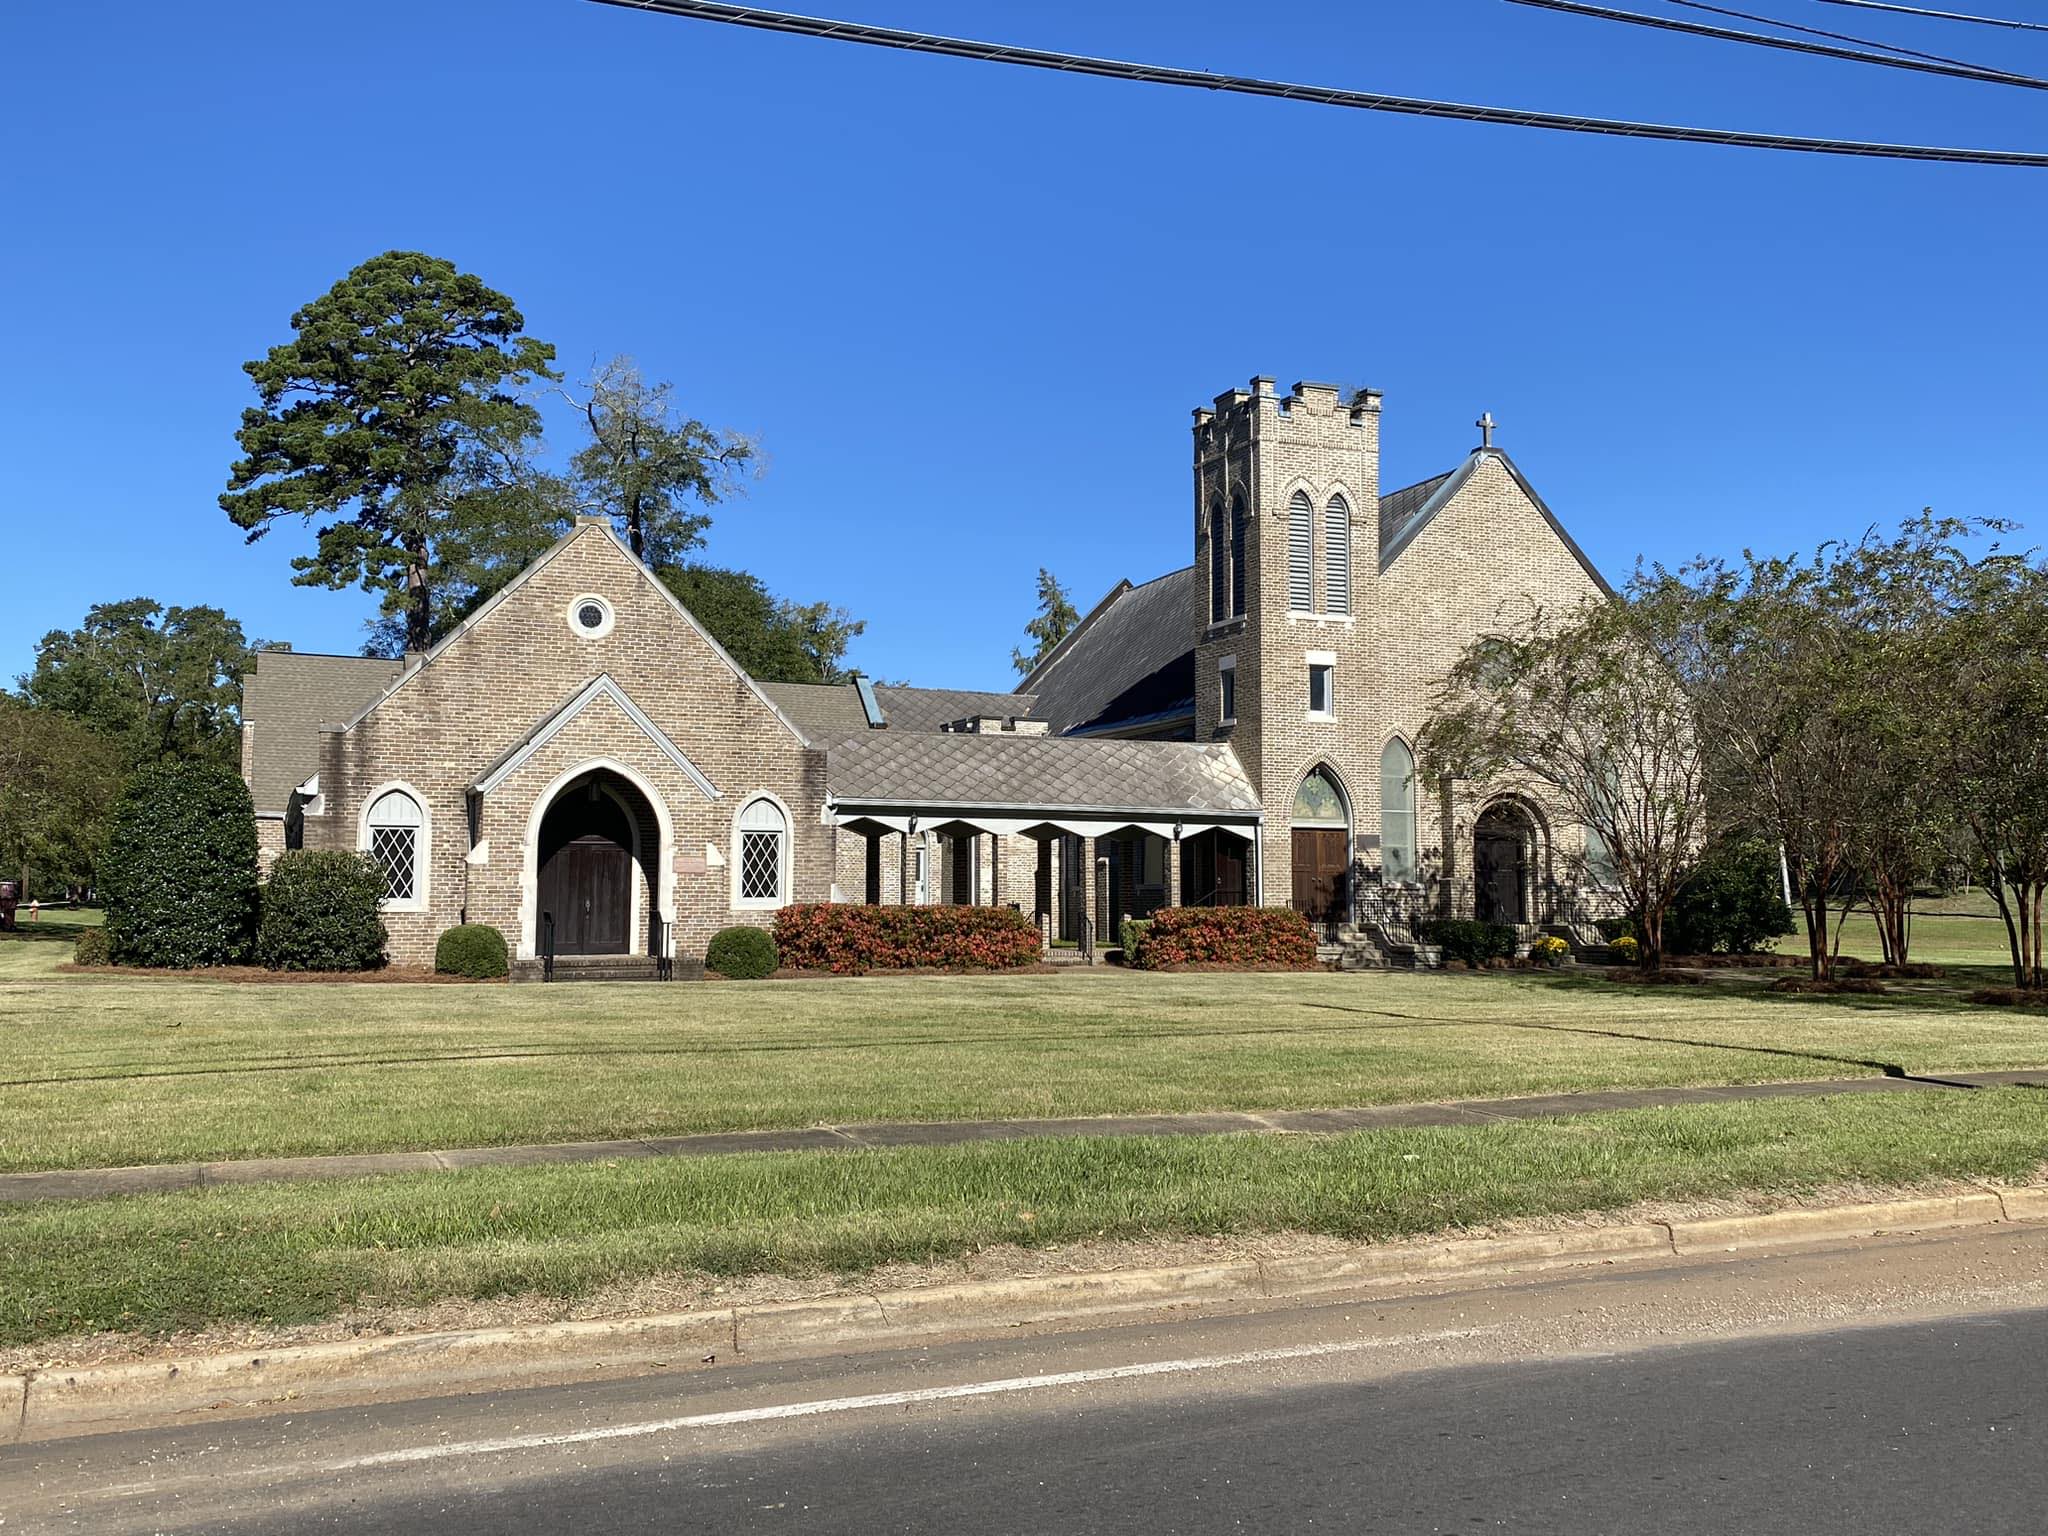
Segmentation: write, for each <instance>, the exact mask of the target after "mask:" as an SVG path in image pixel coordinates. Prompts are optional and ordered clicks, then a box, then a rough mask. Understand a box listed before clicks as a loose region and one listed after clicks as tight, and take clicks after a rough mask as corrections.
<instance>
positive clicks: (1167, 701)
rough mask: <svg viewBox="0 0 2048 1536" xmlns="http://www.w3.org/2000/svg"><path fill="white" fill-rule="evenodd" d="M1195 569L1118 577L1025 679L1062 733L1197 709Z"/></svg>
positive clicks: (1041, 714) (1042, 715)
mask: <svg viewBox="0 0 2048 1536" xmlns="http://www.w3.org/2000/svg"><path fill="white" fill-rule="evenodd" d="M1197 596H1198V593H1197V591H1196V587H1195V568H1194V567H1193V566H1192V565H1190V566H1185V567H1183V568H1182V569H1180V570H1177V571H1169V572H1167V574H1166V575H1164V576H1160V577H1156V578H1155V579H1153V580H1151V581H1148V582H1146V583H1145V584H1144V585H1143V586H1137V587H1134V586H1132V585H1131V584H1130V583H1129V582H1128V581H1126V582H1120V583H1118V584H1117V586H1116V587H1115V588H1113V589H1112V590H1111V592H1110V593H1109V595H1108V596H1107V597H1106V598H1104V599H1103V600H1102V602H1100V603H1098V604H1096V605H1095V608H1094V610H1093V611H1092V612H1090V614H1089V615H1088V617H1087V618H1086V619H1085V620H1083V621H1082V623H1081V624H1080V626H1079V627H1077V628H1076V629H1075V630H1074V632H1073V633H1072V634H1070V635H1068V636H1067V637H1066V639H1064V640H1062V641H1061V642H1060V644H1059V646H1058V647H1057V648H1056V649H1055V650H1054V652H1053V654H1052V655H1050V656H1048V657H1047V658H1046V659H1045V661H1044V662H1042V663H1041V664H1040V665H1039V667H1038V670H1037V671H1035V672H1033V673H1032V674H1031V676H1029V677H1027V678H1026V679H1025V680H1024V687H1025V688H1027V689H1029V690H1030V691H1031V693H1032V694H1033V696H1034V697H1035V699H1036V701H1037V702H1036V704H1035V705H1034V710H1035V713H1036V717H1037V718H1038V719H1040V720H1043V721H1045V722H1046V723H1047V724H1048V725H1049V726H1050V727H1051V728H1052V730H1053V732H1054V733H1055V734H1056V735H1065V734H1067V733H1069V732H1076V731H1091V730H1105V729H1109V728H1111V727H1114V726H1115V725H1118V724H1120V723H1121V724H1128V723H1131V722H1134V721H1139V720H1144V721H1161V720H1170V719H1173V718H1175V717H1176V716H1178V715H1181V714H1186V715H1192V714H1193V713H1194V710H1195V652H1194V646H1193V639H1194V633H1195V624H1196V617H1197V608H1196V598H1197Z"/></svg>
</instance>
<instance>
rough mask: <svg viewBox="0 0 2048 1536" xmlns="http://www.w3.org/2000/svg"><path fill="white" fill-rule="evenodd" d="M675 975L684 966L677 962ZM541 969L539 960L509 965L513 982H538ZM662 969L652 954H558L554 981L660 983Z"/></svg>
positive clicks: (540, 976)
mask: <svg viewBox="0 0 2048 1536" xmlns="http://www.w3.org/2000/svg"><path fill="white" fill-rule="evenodd" d="M676 970H677V973H678V974H682V971H683V967H682V965H681V964H680V963H678V965H677V967H676ZM543 972H544V968H543V966H542V965H541V962H540V961H539V960H518V961H514V962H513V965H512V979H513V980H514V981H540V980H542V979H543ZM660 979H661V968H660V966H659V964H658V963H657V962H656V961H655V959H654V957H653V956H652V955H558V956H557V957H556V958H555V980H556V981H558V982H563V981H659V980H660Z"/></svg>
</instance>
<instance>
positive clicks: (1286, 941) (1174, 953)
mask: <svg viewBox="0 0 2048 1536" xmlns="http://www.w3.org/2000/svg"><path fill="white" fill-rule="evenodd" d="M1124 961H1125V963H1126V964H1128V965H1135V966H1137V967H1138V968H1139V969H1140V970H1146V971H1165V970H1172V969H1175V968H1176V967H1179V966H1185V965H1204V966H1217V967H1220V968H1225V969H1231V968H1235V969H1242V970H1253V969H1260V970H1270V969H1284V970H1294V971H1310V970H1314V969H1315V966H1316V936H1315V932H1314V930H1312V929H1311V928H1310V927H1309V925H1308V919H1307V918H1305V917H1303V916H1302V915H1301V914H1300V913H1299V912H1296V911H1294V910H1293V909H1292V908H1290V907H1162V908H1161V909H1160V910H1159V911H1157V912H1154V913H1153V914H1152V920H1151V925H1150V926H1149V927H1148V928H1147V929H1146V931H1145V933H1144V934H1143V936H1142V937H1141V939H1140V940H1139V943H1138V951H1137V954H1136V955H1135V956H1132V955H1128V954H1127V955H1125V956H1124Z"/></svg>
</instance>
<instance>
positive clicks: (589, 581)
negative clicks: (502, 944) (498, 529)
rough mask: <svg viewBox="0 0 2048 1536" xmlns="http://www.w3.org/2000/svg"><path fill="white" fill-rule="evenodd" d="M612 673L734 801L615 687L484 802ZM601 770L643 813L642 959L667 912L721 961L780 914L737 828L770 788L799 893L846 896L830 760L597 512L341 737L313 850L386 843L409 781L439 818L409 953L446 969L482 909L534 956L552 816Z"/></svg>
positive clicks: (328, 770) (406, 939) (326, 735)
mask: <svg viewBox="0 0 2048 1536" xmlns="http://www.w3.org/2000/svg"><path fill="white" fill-rule="evenodd" d="M586 597H596V598H598V599H601V600H602V602H603V604H605V605H606V606H607V607H608V608H609V610H610V624H609V627H608V629H607V631H606V632H605V633H603V634H601V635H598V636H589V635H585V634H582V633H579V632H578V631H577V630H576V629H575V628H574V627H572V624H571V622H570V614H571V611H572V608H573V607H574V606H575V605H576V604H577V603H578V602H579V601H580V600H582V599H584V598H586ZM600 676H605V677H609V678H610V679H611V680H612V681H613V683H615V684H616V685H617V688H618V690H619V692H620V693H622V694H623V695H624V696H625V697H626V699H628V700H630V701H631V703H632V704H633V705H635V706H637V708H638V710H639V711H640V712H641V713H642V714H643V715H644V717H645V718H646V719H647V720H648V721H649V722H650V723H651V724H652V725H653V726H654V727H655V728H656V729H658V731H660V732H661V733H662V734H664V735H665V736H666V737H667V738H668V740H669V741H670V742H671V743H672V744H673V745H674V746H675V747H676V748H678V749H680V751H681V752H682V753H683V754H684V756H685V757H686V758H687V759H688V761H689V762H690V763H691V764H692V765H694V766H695V768H696V769H697V770H698V771H699V772H700V773H701V774H702V775H703V776H704V777H705V778H706V779H708V780H709V781H710V783H711V785H712V786H713V788H714V789H715V791H716V794H715V795H707V794H706V793H705V792H704V791H703V789H702V788H701V787H699V786H698V785H697V784H696V783H695V782H694V781H693V780H692V779H691V778H690V777H689V775H688V774H687V773H686V772H684V771H683V770H682V769H681V768H679V767H678V766H677V764H676V763H675V762H674V761H673V760H672V759H671V757H670V756H669V755H668V753H667V751H666V750H665V749H664V748H663V747H662V746H661V745H660V744H658V743H657V742H656V741H655V740H653V739H651V738H650V737H649V736H648V734H647V733H646V731H645V730H643V729H642V728H641V726H640V725H639V724H638V723H637V722H636V721H635V720H634V719H633V718H632V717H631V715H630V714H629V712H628V711H627V710H626V709H625V708H624V707H623V706H622V705H621V704H620V703H618V702H617V700H616V699H615V698H614V697H613V696H612V695H610V694H609V693H604V694H599V695H598V696H597V697H595V698H593V699H592V700H591V701H590V702H589V703H588V704H587V705H586V706H585V707H584V708H583V709H582V710H581V712H580V713H578V714H576V715H575V717H574V718H573V719H570V720H568V721H567V722H566V723H564V724H562V725H560V727H559V729H558V730H556V732H555V734H553V735H552V736H551V737H550V738H549V739H548V740H547V741H546V742H545V743H544V744H543V745H541V746H539V747H538V749H537V750H535V751H533V752H532V754H531V755H530V756H529V757H527V758H526V759H525V760H524V761H523V762H521V763H520V764H519V765H518V766H517V767H516V769H515V770H514V771H512V772H511V773H509V774H508V775H507V776H506V777H505V778H504V779H503V781H502V782H501V783H498V784H496V785H495V786H494V787H492V788H491V789H490V790H489V791H488V792H487V793H485V794H483V795H482V796H481V797H480V798H479V799H478V801H477V803H476V804H475V806H474V807H472V805H471V797H470V794H469V791H470V787H471V786H472V785H475V784H476V783H477V782H478V781H479V780H480V779H481V778H482V777H483V775H484V774H485V773H486V772H487V771H489V770H490V769H491V768H492V767H493V765H495V764H497V763H498V762H499V761H500V759H502V758H503V757H504V755H505V754H506V753H507V752H508V750H510V749H513V748H516V747H517V746H518V745H519V744H520V742H521V741H522V739H523V738H525V737H527V736H528V734H529V733H531V732H533V731H534V730H535V729H536V728H537V727H539V726H541V725H542V724H543V723H544V722H546V721H547V720H548V719H549V717H550V716H551V714H553V713H554V712H556V711H557V710H558V709H559V708H560V706H562V705H563V704H564V703H565V702H567V701H568V700H570V699H571V698H572V697H574V696H576V695H577V694H578V692H579V690H582V689H584V688H586V686H587V685H589V684H590V683H591V682H592V681H593V680H594V679H596V678H598V677H600ZM592 781H594V782H595V783H596V784H597V785H598V787H599V789H600V790H601V792H603V793H606V794H610V795H613V796H615V797H616V798H618V800H619V801H620V803H622V804H624V805H626V806H627V807H628V808H629V812H630V818H631V820H632V821H633V822H634V824H635V826H636V841H637V842H638V843H639V845H640V846H639V847H638V849H637V857H636V859H635V861H634V867H633V874H632V885H633V891H632V912H633V918H632V925H631V929H630V943H629V949H630V951H631V952H633V953H642V954H644V953H646V952H647V949H648V942H649V934H650V931H651V928H650V920H651V919H652V917H653V916H654V915H655V914H656V913H662V914H664V915H667V916H669V917H670V918H671V919H672V920H673V922H674V924H675V952H676V953H677V954H678V955H680V956H700V955H702V953H703V951H704V946H705V944H706V943H707V942H708V941H709V939H710V937H711V935H712V934H713V933H715V932H716V931H717V930H718V929H719V928H722V927H725V926H727V925H728V924H731V923H758V924H766V923H768V922H770V921H772V920H773V917H774V911H773V909H772V908H764V907H760V906H746V905H742V904H740V903H738V902H737V901H736V900H735V894H734V893H735V882H734V875H735V869H734V858H735V853H736V842H737V837H736V820H737V817H738V815H739V813H740V811H741V809H742V808H743V807H744V806H745V805H746V804H747V803H748V802H749V801H751V800H752V799H754V798H755V797H756V796H761V795H766V796H769V797H772V799H773V801H774V802H775V804H777V805H778V806H779V807H780V808H781V809H782V810H783V811H784V813H785V815H786V818H787V828H786V836H787V837H788V838H789V840H790V851H789V857H788V866H789V889H788V891H787V892H786V897H787V899H789V900H796V901H823V900H826V899H827V898H828V895H829V892H830V887H831V883H832V878H833V859H834V833H833V830H832V829H831V828H830V827H828V826H826V825H825V822H824V803H825V755H824V753H823V752H822V751H820V750H818V749H816V748H814V747H812V746H811V745H809V744H807V743H806V742H805V740H804V739H803V738H802V737H801V736H800V735H799V734H798V732H797V730H796V728H795V727H794V726H793V725H792V724H791V723H790V722H788V721H787V720H786V719H785V718H784V717H783V716H782V715H781V714H779V713H778V712H777V711H776V710H775V708H774V707H773V706H772V705H771V704H769V702H768V701H767V700H766V699H765V698H764V697H763V696H762V695H761V694H760V693H759V692H758V691H757V690H756V689H755V688H754V686H753V685H752V684H751V683H750V682H749V681H748V680H747V678H746V677H745V676H744V675H743V674H741V673H740V672H739V671H738V669H737V668H735V667H734V666H733V665H732V663H731V662H730V661H728V660H727V659H726V657H725V656H724V654H723V653H722V652H721V651H720V650H718V648H717V647H716V646H715V645H714V644H713V643H712V642H711V641H710V640H709V639H708V638H707V637H706V636H705V635H704V634H703V632H702V631H701V630H700V629H699V628H698V627H697V626H696V624H695V622H694V621H693V620H691V619H690V618H689V617H688V616H687V615H686V614H685V613H684V612H683V610H682V609H681V608H680V607H679V606H678V605H677V604H676V603H675V602H674V600H673V599H672V598H671V597H670V596H669V595H668V593H667V591H666V589H664V588H663V587H661V585H660V584H659V583H658V582H656V581H655V580H654V578H653V577H651V576H650V575H649V574H648V573H647V572H646V571H645V570H644V569H643V568H642V567H641V566H640V565H639V564H638V563H637V562H636V561H635V560H634V559H633V558H632V556H631V554H630V553H628V551H627V550H626V548H625V547H624V545H622V544H621V543H620V542H619V540H618V539H617V537H616V536H615V535H614V534H613V533H612V531H611V529H610V528H609V527H608V526H606V525H604V524H602V523H599V522H594V521H585V522H582V523H580V524H579V525H578V526H577V528H576V529H575V531H574V532H573V533H572V534H571V535H570V536H569V537H568V538H567V539H566V540H565V541H564V542H563V543H562V544H561V545H559V546H557V548H556V549H555V550H554V551H553V552H551V553H550V554H549V555H548V556H547V557H545V558H544V559H542V560H541V561H540V562H538V563H537V564H536V565H534V566H533V567H532V568H530V569H529V570H528V572H527V573H526V574H525V575H523V576H522V577H521V578H520V579H519V580H518V581H517V582H515V583H514V584H513V585H512V586H510V587H508V588H507V589H506V590H505V591H504V592H503V593H501V594H500V595H499V597H498V598H497V599H495V600H494V601H493V602H491V603H489V604H487V605H486V606H485V607H484V608H482V609H480V610H478V612H477V613H476V614H475V615H474V616H473V617H472V618H471V619H470V620H469V621H468V622H467V623H465V624H464V625H463V626H462V627H461V628H460V629H458V630H457V631H456V632H455V633H454V634H453V635H451V636H450V637H449V638H448V639H447V640H446V641H444V642H443V643H442V644H441V645H440V646H438V647H436V648H435V649H434V650H433V651H431V652H429V653H428V654H427V656H426V657H425V659H424V660H423V661H422V662H421V663H420V664H419V665H417V666H415V667H413V668H411V669H409V670H408V671H407V672H405V673H404V674H403V676H402V677H401V678H400V680H399V681H398V683H397V684H396V686H394V687H393V688H392V689H391V690H390V692H389V693H387V694H386V695H385V696H384V697H383V698H382V699H381V700H379V701H378V702H377V703H375V704H373V705H372V706H371V707H370V709H369V710H368V711H367V713H365V714H364V715H363V716H362V718H360V719H358V720H356V721H355V722H353V723H352V724H350V725H348V726H347V727H346V728H343V729H337V730H330V731H327V732H323V733H322V738H321V750H320V774H319V791H320V793H319V796H318V798H317V799H316V800H314V801H313V802H312V803H311V804H310V805H308V806H307V807H306V812H307V814H306V816H305V822H304V825H305V833H304V839H305V845H306V846H307V847H313V848H349V849H360V848H365V847H367V845H368V831H367V827H366V824H365V820H364V818H365V816H366V814H367V812H368V810H369V807H370V805H371V803H372V801H373V799H374V798H375V797H376V796H377V795H378V794H380V793H381V792H383V791H384V790H386V789H389V788H394V787H396V788H400V789H403V790H405V791H406V792H408V793H410V794H412V795H413V796H414V797H415V798H416V799H417V800H418V802H419V804H420V806H421V808H422V810H423V811H424V813H425V826H424V827H423V829H422V833H421V838H420V841H421V843H422V844H423V850H422V851H423V874H424V880H423V889H422V890H421V891H420V893H419V896H420V899H419V900H417V901H416V902H413V903H394V904H392V905H391V906H390V907H389V908H388V909H387V911H386V913H385V924H386V926H387V928H388V929H389V930H390V934H391V946H390V952H391V958H392V960H393V961H394V962H396V963H400V964H422V963H427V962H429V961H431V959H432V957H433V948H434V942H435V940H436V938H437V937H438V936H439V934H440V933H441V932H442V930H444V929H446V928H449V927H451V926H453V925H454V924H456V923H458V922H463V921H469V922H478V923H488V924H490V925H492V926H494V927H497V928H499V929H501V930H502V931H503V932H504V934H505V937H506V940H507V942H508V944H509V945H510V946H511V947H512V949H513V952H514V953H515V954H517V955H521V956H530V955H532V954H533V953H535V950H536V946H537V944H538V943H539V914H538V911H537V908H536V883H537V879H538V870H537V868H536V863H537V837H538V832H539V827H540V820H541V817H542V816H543V815H544V814H545V812H546V811H547V809H548V807H549V805H550V804H551V803H552V801H553V799H554V798H555V797H556V796H557V795H559V794H560V793H561V792H562V791H563V790H564V789H565V788H567V787H569V786H570V785H572V784H574V785H576V786H577V787H578V788H581V789H587V787H588V783H589V782H592ZM472 810H474V821H472Z"/></svg>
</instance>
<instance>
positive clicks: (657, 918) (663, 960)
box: [650, 912, 676, 981]
mask: <svg viewBox="0 0 2048 1536" xmlns="http://www.w3.org/2000/svg"><path fill="white" fill-rule="evenodd" d="M675 931H676V925H675V924H674V923H672V922H670V921H669V920H668V918H667V917H666V916H664V915H663V914H662V913H660V912H657V913H655V914H654V932H653V933H652V934H651V935H650V943H651V944H652V947H653V949H654V979H655V980H656V981H674V980H675V979H676V957H675V943H674V940H675Z"/></svg>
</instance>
